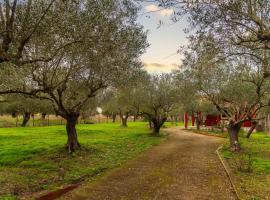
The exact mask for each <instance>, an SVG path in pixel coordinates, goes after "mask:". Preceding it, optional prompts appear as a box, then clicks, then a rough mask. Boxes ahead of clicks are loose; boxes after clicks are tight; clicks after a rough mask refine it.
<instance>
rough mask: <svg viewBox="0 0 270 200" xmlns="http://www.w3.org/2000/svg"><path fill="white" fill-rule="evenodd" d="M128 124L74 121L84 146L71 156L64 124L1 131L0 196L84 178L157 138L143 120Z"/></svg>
mask: <svg viewBox="0 0 270 200" xmlns="http://www.w3.org/2000/svg"><path fill="white" fill-rule="evenodd" d="M128 125H129V127H128V128H121V127H120V126H119V124H112V123H107V124H94V125H78V127H77V131H78V136H79V140H80V143H81V144H82V147H83V148H82V150H80V151H78V152H76V153H75V154H73V155H69V154H67V152H66V149H65V148H64V145H65V143H66V139H67V138H66V132H65V127H64V126H51V127H26V128H2V129H0V185H1V187H0V199H1V200H3V199H6V200H7V199H13V197H16V196H21V195H29V194H32V193H35V192H39V191H42V190H53V189H56V188H58V187H60V186H62V185H65V184H71V183H77V182H80V181H83V180H85V179H87V180H89V179H91V178H93V177H95V176H96V175H97V174H100V173H102V172H105V171H107V170H109V169H112V168H115V167H117V166H119V165H121V164H122V163H123V162H125V161H126V160H129V159H131V158H134V157H135V156H136V155H138V154H139V153H140V152H142V151H144V150H146V149H147V148H149V147H151V146H152V145H156V144H158V143H159V142H160V141H161V140H162V137H154V136H151V135H150V130H149V129H148V127H147V123H145V122H136V123H131V122H130V123H129V124H128ZM168 126H169V125H168ZM8 196H10V198H9V197H8Z"/></svg>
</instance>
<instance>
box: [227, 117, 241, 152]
mask: <svg viewBox="0 0 270 200" xmlns="http://www.w3.org/2000/svg"><path fill="white" fill-rule="evenodd" d="M241 125H242V123H237V124H235V123H234V122H233V121H230V122H229V125H228V134H229V138H230V147H231V150H232V151H240V150H241V147H240V144H239V140H238V135H239V132H240V129H241Z"/></svg>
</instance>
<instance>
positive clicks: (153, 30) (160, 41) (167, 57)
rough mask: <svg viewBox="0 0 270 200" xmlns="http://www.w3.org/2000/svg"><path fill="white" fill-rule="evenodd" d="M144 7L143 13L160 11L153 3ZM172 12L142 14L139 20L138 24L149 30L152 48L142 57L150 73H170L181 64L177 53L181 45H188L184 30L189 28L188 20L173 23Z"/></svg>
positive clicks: (149, 40)
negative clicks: (160, 23)
mask: <svg viewBox="0 0 270 200" xmlns="http://www.w3.org/2000/svg"><path fill="white" fill-rule="evenodd" d="M142 7H143V9H142V10H141V13H146V12H148V11H155V10H158V9H159V8H158V7H157V6H156V5H155V4H151V3H148V4H143V5H142ZM172 12H173V11H172V10H169V9H167V10H162V11H156V12H152V13H147V14H141V15H140V16H139V18H138V22H139V23H140V24H142V25H143V26H144V27H145V29H147V30H149V33H148V42H149V44H150V47H149V48H148V49H147V52H146V53H145V54H144V55H143V56H142V61H143V62H144V63H145V68H146V69H147V71H149V72H170V71H171V70H172V69H175V68H177V65H180V64H181V56H180V55H179V54H176V52H177V50H178V49H179V47H180V46H181V45H183V44H186V43H187V39H186V37H187V35H186V34H185V33H184V31H183V29H184V28H187V27H188V22H187V20H186V19H182V20H180V21H179V22H177V23H173V22H172V21H171V20H170V17H171V14H172ZM159 20H161V21H162V22H163V25H162V26H161V27H159ZM158 27H159V28H158Z"/></svg>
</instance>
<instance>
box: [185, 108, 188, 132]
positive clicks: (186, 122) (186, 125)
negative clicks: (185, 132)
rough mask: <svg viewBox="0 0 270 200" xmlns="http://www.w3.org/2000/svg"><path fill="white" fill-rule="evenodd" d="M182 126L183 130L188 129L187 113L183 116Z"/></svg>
mask: <svg viewBox="0 0 270 200" xmlns="http://www.w3.org/2000/svg"><path fill="white" fill-rule="evenodd" d="M184 126H185V129H187V128H188V113H187V112H185V114H184Z"/></svg>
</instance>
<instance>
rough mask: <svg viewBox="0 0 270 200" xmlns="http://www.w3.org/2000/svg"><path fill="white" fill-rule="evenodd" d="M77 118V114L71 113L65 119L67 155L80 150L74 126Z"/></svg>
mask: <svg viewBox="0 0 270 200" xmlns="http://www.w3.org/2000/svg"><path fill="white" fill-rule="evenodd" d="M78 118H79V114H78V113H72V114H69V115H68V116H67V117H66V120H67V124H66V131H67V136H68V141H67V148H68V152H69V153H72V152H74V151H76V150H78V149H79V148H80V143H79V141H78V137H77V131H76V124H77V121H78Z"/></svg>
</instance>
